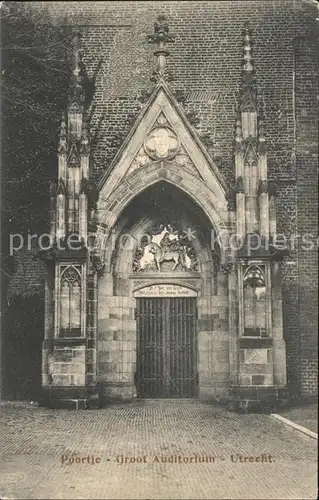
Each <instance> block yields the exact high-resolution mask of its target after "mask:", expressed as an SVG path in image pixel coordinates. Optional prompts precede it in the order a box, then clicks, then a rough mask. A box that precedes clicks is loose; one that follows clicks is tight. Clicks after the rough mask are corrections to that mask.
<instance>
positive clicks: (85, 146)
mask: <svg viewBox="0 0 319 500" xmlns="http://www.w3.org/2000/svg"><path fill="white" fill-rule="evenodd" d="M89 149H90V142H89V131H88V124H87V119H86V118H84V119H83V128H82V137H81V144H80V153H81V154H84V155H86V154H88V152H89Z"/></svg>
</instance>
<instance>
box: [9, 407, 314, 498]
mask: <svg viewBox="0 0 319 500" xmlns="http://www.w3.org/2000/svg"><path fill="white" fill-rule="evenodd" d="M0 437H1V454H2V457H1V464H2V465H1V475H0V485H1V495H2V497H4V498H10V499H13V498H15V499H18V498H19V499H20V498H23V499H31V498H32V499H42V498H43V499H44V498H52V499H76V498H79V499H86V498H87V499H98V498H99V499H103V498H105V499H195V498H200V499H306V498H307V499H308V498H309V499H310V498H316V484H317V481H316V469H317V443H316V441H315V440H313V439H311V438H309V437H307V436H305V435H303V434H301V433H298V432H296V431H294V430H293V429H291V428H287V427H286V426H285V425H283V424H281V423H280V422H278V421H276V420H274V419H273V418H272V417H271V416H270V415H257V414H248V415H239V414H236V413H230V412H228V411H226V410H225V409H223V408H222V407H219V406H213V405H208V404H204V403H200V402H198V401H196V402H193V401H187V402H186V401H165V400H162V401H151V400H148V401H141V402H135V403H133V404H125V405H120V404H119V405H114V406H110V407H108V408H105V409H103V410H91V411H85V410H82V411H81V410H78V411H74V410H69V411H68V410H49V409H44V408H27V407H25V408H23V407H2V408H1V430H0ZM237 453H239V454H241V455H245V456H246V455H247V456H250V455H251V456H259V455H261V454H262V453H266V454H267V455H268V454H270V455H272V457H273V458H274V462H272V463H238V462H236V463H234V462H232V461H231V455H232V454H237ZM88 454H89V455H94V456H95V457H100V460H101V462H100V463H97V464H95V465H90V464H87V463H80V464H76V463H74V464H72V465H67V464H62V463H61V458H62V456H63V455H68V456H70V457H72V456H74V457H75V456H76V455H77V456H78V457H86V456H87V455H88ZM196 454H197V455H198V456H200V457H207V456H212V457H214V458H215V462H211V463H206V462H204V463H195V462H194V463H154V457H155V456H162V455H163V456H166V457H168V456H172V455H173V456H177V457H178V456H179V455H180V456H181V457H182V458H184V457H191V456H192V457H194V456H195V455H196ZM121 455H124V456H125V457H137V456H141V457H142V456H146V463H128V464H123V465H121V464H120V463H118V458H117V457H118V456H121ZM194 460H195V459H194Z"/></svg>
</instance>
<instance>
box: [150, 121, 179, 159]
mask: <svg viewBox="0 0 319 500" xmlns="http://www.w3.org/2000/svg"><path fill="white" fill-rule="evenodd" d="M144 147H145V150H146V152H147V153H148V154H149V155H150V156H151V157H152V158H154V160H163V159H168V158H172V157H173V156H175V155H176V153H177V151H178V149H179V141H178V138H177V135H176V134H175V132H174V130H172V129H171V128H168V127H156V128H153V130H151V132H150V133H149V134H148V136H147V137H146V139H145V141H144Z"/></svg>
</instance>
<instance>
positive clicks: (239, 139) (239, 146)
mask: <svg viewBox="0 0 319 500" xmlns="http://www.w3.org/2000/svg"><path fill="white" fill-rule="evenodd" d="M242 150H243V132H242V124H241V116H240V113H239V112H238V113H237V118H236V130H235V153H241V152H242Z"/></svg>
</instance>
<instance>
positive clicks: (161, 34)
mask: <svg viewBox="0 0 319 500" xmlns="http://www.w3.org/2000/svg"><path fill="white" fill-rule="evenodd" d="M147 40H148V42H149V43H152V44H154V45H157V49H156V50H155V51H154V55H155V56H156V57H157V73H158V74H159V75H160V76H163V75H164V72H165V67H166V57H167V56H168V55H169V51H168V50H167V48H166V43H169V42H174V41H175V37H174V35H172V34H171V33H169V27H168V23H167V22H166V19H165V16H163V15H160V16H158V18H157V21H156V22H155V23H154V33H153V34H152V35H148V37H147Z"/></svg>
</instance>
